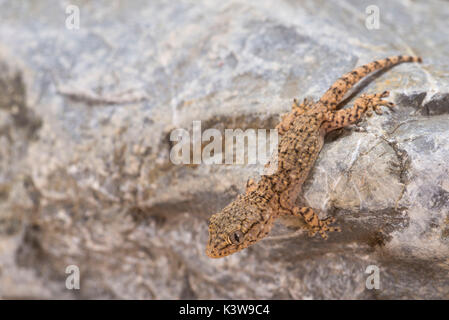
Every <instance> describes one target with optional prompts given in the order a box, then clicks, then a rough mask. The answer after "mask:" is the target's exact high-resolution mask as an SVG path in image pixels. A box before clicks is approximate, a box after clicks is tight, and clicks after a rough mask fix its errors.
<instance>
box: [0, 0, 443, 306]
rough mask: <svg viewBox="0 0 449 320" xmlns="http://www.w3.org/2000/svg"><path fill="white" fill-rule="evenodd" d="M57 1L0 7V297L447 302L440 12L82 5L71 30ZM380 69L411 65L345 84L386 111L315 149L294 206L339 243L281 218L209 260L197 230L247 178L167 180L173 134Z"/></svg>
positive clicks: (220, 168)
mask: <svg viewBox="0 0 449 320" xmlns="http://www.w3.org/2000/svg"><path fill="white" fill-rule="evenodd" d="M71 2H72V1H71ZM68 4H69V3H68V2H67V3H64V2H57V3H55V2H50V1H44V0H42V1H32V2H31V1H30V2H20V1H17V2H16V1H0V297H1V298H61V297H64V298H69V299H70V298H126V299H128V298H139V299H178V298H192V299H195V298H201V299H209V298H251V299H252V298H256V299H272V298H275V299H319V298H334V299H340V298H349V299H376V298H387V299H388V298H394V299H402V298H443V299H448V298H449V200H448V198H449V64H448V63H449V60H448V59H447V57H448V54H449V41H447V39H449V22H448V21H449V6H448V4H447V2H444V1H425V2H414V1H394V2H392V1H387V0H385V1H373V0H370V1H355V0H352V1H335V2H330V1H316V0H310V1H276V2H275V1H266V2H265V1H178V2H166V1H151V2H148V1H115V2H113V3H111V2H109V1H91V2H86V1H80V2H79V3H78V6H79V8H80V29H79V30H69V29H67V28H66V27H65V20H66V18H67V14H66V6H67V5H68ZM74 4H77V2H76V1H75V3H74ZM372 4H375V5H377V7H378V8H379V10H380V12H379V13H380V28H379V29H378V30H369V29H367V28H366V26H365V19H366V16H367V15H366V13H365V8H366V7H367V6H369V5H372ZM395 54H416V55H420V56H422V57H423V59H424V63H423V64H422V65H417V64H403V65H400V66H397V67H395V68H393V69H391V70H389V71H388V72H386V73H381V74H378V75H377V76H375V77H372V78H371V79H370V80H371V81H370V82H366V83H364V86H361V87H359V88H358V89H359V91H360V92H367V93H373V92H380V91H383V90H385V89H388V90H391V92H392V100H393V101H395V102H396V103H397V105H398V107H397V108H396V111H395V112H387V113H386V114H385V115H384V116H382V117H378V116H375V117H372V118H370V119H368V120H367V121H365V122H363V123H361V124H360V126H359V128H358V129H357V128H355V127H351V128H347V129H344V130H340V131H339V132H337V133H335V134H333V135H332V136H331V137H329V139H327V140H328V141H327V143H326V145H325V147H324V149H323V150H322V152H321V154H320V157H319V160H318V162H317V164H316V166H315V168H314V170H313V172H312V174H311V176H310V178H309V179H308V181H307V183H306V186H305V188H304V193H303V196H302V198H303V199H300V200H302V201H304V202H305V203H308V204H309V205H310V206H312V207H315V208H318V209H321V210H322V213H323V215H332V216H335V217H336V218H337V221H338V223H339V225H340V226H341V227H342V229H343V232H342V233H339V234H332V235H331V236H330V238H329V240H327V241H323V240H321V239H319V238H312V239H311V238H309V237H308V236H307V235H306V234H305V233H304V232H302V231H301V230H299V229H298V228H297V222H298V221H287V220H286V221H284V224H282V223H277V224H276V226H275V228H274V230H273V232H272V233H271V235H270V236H269V237H268V238H267V239H265V240H263V241H261V242H259V243H258V244H256V245H254V246H252V247H250V248H249V249H247V250H244V251H242V252H241V253H238V254H235V255H232V256H230V257H227V258H223V259H218V260H212V259H209V258H208V257H206V255H205V254H204V249H205V243H206V240H207V221H208V217H209V216H210V215H211V214H212V213H214V212H216V211H218V210H220V209H221V208H222V207H224V206H225V205H226V204H227V203H228V202H229V201H230V200H231V199H232V198H233V197H234V196H235V195H236V194H238V193H239V192H241V191H243V188H244V185H245V182H246V180H247V179H248V177H251V176H254V175H255V172H254V168H250V167H245V166H241V167H237V166H225V165H215V166H213V165H188V166H177V165H174V164H172V163H171V162H170V160H169V152H170V147H171V143H170V141H169V134H170V132H171V130H173V129H174V128H189V127H190V126H191V125H192V121H193V120H201V121H202V126H203V130H204V129H206V128H211V127H214V128H219V129H224V128H242V129H246V128H273V127H274V126H275V125H276V123H277V121H278V120H279V115H280V114H281V113H283V112H286V111H288V110H289V108H290V105H291V100H292V99H293V98H294V97H297V98H300V99H302V98H304V97H305V96H311V97H313V98H319V96H320V95H321V94H322V93H323V92H324V91H325V90H326V89H327V87H328V86H329V85H330V84H331V83H332V82H333V81H334V80H335V79H336V78H337V77H339V76H340V75H341V74H342V73H344V72H346V71H349V70H350V69H352V68H353V67H355V66H357V65H360V64H362V63H366V62H369V61H371V60H374V59H377V58H383V57H386V56H389V55H395ZM349 102H350V101H349ZM72 264H75V265H77V266H79V268H80V271H81V289H80V290H67V289H66V288H65V280H66V277H67V274H66V273H65V270H66V267H67V266H68V265H72ZM369 265H377V266H378V267H379V268H380V289H379V290H368V289H366V287H365V281H366V278H367V276H368V275H367V274H365V270H366V268H367V267H368V266H369Z"/></svg>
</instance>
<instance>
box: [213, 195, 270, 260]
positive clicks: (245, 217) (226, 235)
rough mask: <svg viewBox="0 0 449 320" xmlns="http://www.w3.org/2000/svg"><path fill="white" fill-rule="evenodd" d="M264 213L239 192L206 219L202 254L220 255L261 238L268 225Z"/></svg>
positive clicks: (222, 255) (225, 254)
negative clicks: (206, 227)
mask: <svg viewBox="0 0 449 320" xmlns="http://www.w3.org/2000/svg"><path fill="white" fill-rule="evenodd" d="M266 220H269V219H268V218H267V215H266V213H265V212H261V210H260V208H258V207H257V206H256V205H252V204H250V203H248V201H247V200H246V199H245V197H243V196H240V197H238V198H237V199H236V200H235V201H234V202H232V203H231V204H229V205H228V206H227V207H225V208H224V209H223V210H222V211H221V212H219V213H216V214H214V215H212V217H211V218H210V221H209V241H208V243H207V248H206V254H207V255H208V256H209V257H211V258H221V257H224V256H227V255H230V254H232V253H234V252H237V251H240V250H242V249H245V248H246V247H248V246H250V245H251V244H253V243H255V242H256V241H258V240H259V239H261V238H263V237H264V236H265V235H266V234H267V233H268V231H269V229H270V227H271V220H269V221H268V222H267V223H265V221H266Z"/></svg>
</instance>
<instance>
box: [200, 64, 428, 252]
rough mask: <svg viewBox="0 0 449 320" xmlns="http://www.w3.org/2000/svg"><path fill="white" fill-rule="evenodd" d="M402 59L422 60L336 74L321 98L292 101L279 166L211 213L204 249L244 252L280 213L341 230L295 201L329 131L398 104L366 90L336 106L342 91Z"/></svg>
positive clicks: (313, 228) (282, 127)
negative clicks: (351, 102)
mask: <svg viewBox="0 0 449 320" xmlns="http://www.w3.org/2000/svg"><path fill="white" fill-rule="evenodd" d="M401 62H421V58H419V57H410V56H396V57H390V58H386V59H383V60H378V61H374V62H371V63H369V64H366V65H364V66H361V67H358V68H356V69H355V70H353V71H351V72H349V73H347V74H345V75H343V76H342V77H341V78H340V79H338V80H337V81H336V82H335V83H334V84H333V85H332V86H331V87H330V88H329V90H327V91H326V93H325V94H324V95H323V96H322V98H321V99H320V100H319V101H318V102H313V101H308V100H304V101H303V103H301V104H299V103H298V102H297V101H296V99H295V100H294V101H293V106H292V111H291V112H290V113H288V114H287V115H285V116H284V117H283V118H282V121H281V123H279V125H278V126H277V129H278V133H279V134H280V135H281V139H280V141H279V145H278V168H277V169H278V170H277V171H276V172H275V173H274V174H272V175H263V176H262V177H261V178H260V180H259V181H258V182H254V181H253V180H249V181H248V184H247V188H246V192H245V194H242V195H239V196H238V197H237V199H236V200H234V201H233V202H232V203H230V204H229V205H228V206H226V207H225V208H224V209H223V210H222V211H221V212H219V213H216V214H214V215H212V217H211V218H210V223H209V242H208V244H207V249H206V254H207V255H208V256H209V257H211V258H220V257H224V256H227V255H230V254H232V253H234V252H237V251H240V250H242V249H244V248H246V247H248V246H250V245H252V244H254V243H255V242H257V241H259V240H260V239H262V238H263V237H265V235H267V233H268V232H269V231H270V229H271V227H272V225H273V221H274V220H275V219H276V218H277V217H279V216H281V215H294V216H298V217H302V218H303V219H304V221H305V222H306V225H307V226H308V230H309V235H310V236H313V235H315V234H316V233H317V232H318V233H320V235H321V236H322V237H323V238H327V232H332V231H340V229H339V228H338V227H331V226H330V224H331V223H332V222H334V219H333V218H326V219H319V218H318V215H317V214H316V213H315V211H314V210H313V209H311V208H307V207H297V206H295V201H296V199H297V198H298V195H299V193H300V192H301V187H302V184H303V183H304V181H305V180H306V178H307V176H308V175H309V172H310V170H311V168H312V167H313V164H314V163H315V160H316V159H317V157H318V154H319V152H320V150H321V148H322V146H323V143H324V137H325V135H326V133H328V132H330V131H332V130H335V129H338V128H342V127H345V126H348V125H350V124H353V123H356V122H357V121H358V120H360V119H361V117H362V116H363V115H364V114H365V113H367V115H371V114H372V111H374V112H376V113H377V114H381V113H382V112H381V110H380V107H381V106H386V107H393V106H394V104H393V103H391V102H388V101H385V100H382V98H385V97H387V96H388V94H389V92H388V91H385V92H383V93H380V94H363V95H361V96H360V97H359V98H358V99H356V101H355V102H354V105H353V107H352V108H348V109H342V110H336V109H337V106H338V104H339V103H340V102H341V100H342V98H343V96H344V95H345V93H346V92H348V90H349V89H351V88H352V87H353V86H354V84H355V83H357V82H358V81H359V80H360V79H361V78H363V77H364V76H366V75H367V74H369V73H371V72H373V71H375V70H379V69H383V68H387V67H390V66H392V65H395V64H399V63H401Z"/></svg>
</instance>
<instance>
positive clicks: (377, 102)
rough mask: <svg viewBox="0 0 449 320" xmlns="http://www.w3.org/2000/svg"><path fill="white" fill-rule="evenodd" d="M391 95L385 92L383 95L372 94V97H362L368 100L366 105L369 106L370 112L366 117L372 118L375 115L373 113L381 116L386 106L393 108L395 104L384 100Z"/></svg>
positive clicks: (368, 111)
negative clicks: (383, 107) (382, 107)
mask: <svg viewBox="0 0 449 320" xmlns="http://www.w3.org/2000/svg"><path fill="white" fill-rule="evenodd" d="M389 95H390V92H389V91H384V92H382V93H376V94H370V95H362V97H363V98H364V99H366V104H367V105H368V110H367V111H366V115H367V116H368V117H371V116H372V115H373V111H374V112H375V113H376V114H378V115H381V114H382V113H383V112H382V109H381V106H385V107H388V108H390V109H391V108H393V107H394V103H393V102H390V101H386V100H382V99H383V98H386V97H388V96H389Z"/></svg>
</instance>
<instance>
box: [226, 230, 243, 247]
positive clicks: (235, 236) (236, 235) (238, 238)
mask: <svg viewBox="0 0 449 320" xmlns="http://www.w3.org/2000/svg"><path fill="white" fill-rule="evenodd" d="M243 237H244V235H243V232H242V231H240V230H236V231H233V232H231V234H230V236H229V239H230V240H231V242H232V243H233V244H240V243H242V242H243Z"/></svg>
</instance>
